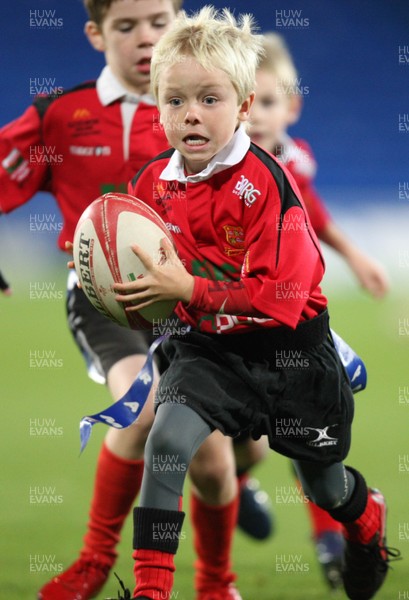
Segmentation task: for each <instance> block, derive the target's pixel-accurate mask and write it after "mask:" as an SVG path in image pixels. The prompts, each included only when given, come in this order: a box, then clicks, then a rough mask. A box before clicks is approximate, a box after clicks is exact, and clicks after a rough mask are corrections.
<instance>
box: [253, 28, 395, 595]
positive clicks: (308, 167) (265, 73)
mask: <svg viewBox="0 0 409 600" xmlns="http://www.w3.org/2000/svg"><path fill="white" fill-rule="evenodd" d="M263 47H264V51H265V55H264V56H263V58H262V59H261V62H260V64H259V68H258V70H257V76H256V81H257V88H256V97H255V101H254V104H253V107H252V111H251V128H250V137H251V139H252V141H253V142H254V143H256V144H258V145H259V146H261V147H262V148H264V149H265V150H268V151H269V152H271V153H272V154H274V155H275V156H276V157H277V158H278V159H279V160H280V161H281V162H282V163H283V164H284V165H285V166H286V167H287V169H288V170H289V171H290V173H291V174H292V176H293V177H294V179H295V181H296V183H297V185H298V187H299V189H300V191H301V195H302V198H303V200H304V202H305V205H306V208H307V210H308V214H309V217H310V220H311V224H312V226H313V228H314V230H315V232H316V234H317V236H318V238H319V239H320V240H321V241H322V242H324V243H325V244H327V245H328V246H330V247H331V248H333V249H334V250H335V251H336V252H338V253H339V254H340V256H341V257H342V258H343V259H344V260H345V261H346V263H347V264H348V266H349V267H350V269H351V270H352V272H353V273H354V275H355V277H356V278H357V280H358V282H359V284H360V285H361V286H362V287H363V288H364V289H365V290H367V291H368V292H369V293H370V294H371V295H372V296H373V297H374V298H382V297H383V296H384V295H385V294H386V293H387V291H388V288H389V282H388V277H387V275H386V273H385V271H384V269H383V268H382V267H381V266H380V265H379V264H378V263H377V262H376V261H374V260H373V259H372V258H371V257H369V256H368V255H367V254H365V253H364V252H362V251H361V250H360V249H359V248H358V247H357V246H356V245H355V244H354V243H353V242H352V241H351V240H349V239H348V237H347V236H346V235H345V234H344V233H343V232H342V231H341V230H340V229H339V228H338V226H337V225H336V224H335V223H334V221H333V220H332V219H331V216H330V215H329V213H328V211H327V209H326V208H325V206H324V204H323V201H322V200H321V198H320V197H319V195H318V194H317V192H316V190H315V188H314V178H315V174H316V170H317V165H316V162H315V159H314V156H313V154H312V151H311V149H310V146H309V145H308V143H307V142H306V141H305V140H300V139H293V138H292V137H290V136H289V134H288V133H287V129H288V127H289V126H291V125H293V124H294V123H296V121H298V119H299V118H300V114H301V110H302V96H301V93H300V89H299V83H298V81H299V80H298V75H297V71H296V68H295V65H294V62H293V59H292V57H291V54H290V52H289V50H288V47H287V45H286V43H285V41H284V39H283V37H282V36H280V35H279V34H276V33H267V34H265V36H264V42H263ZM306 507H307V510H308V513H309V516H310V519H311V525H312V532H313V540H314V542H315V544H316V550H317V557H318V561H319V562H320V564H321V566H322V568H323V573H324V576H325V579H326V581H327V582H328V584H329V585H330V586H331V587H333V588H336V587H340V586H341V585H342V581H341V561H342V554H343V537H342V532H341V531H342V527H341V524H340V523H338V522H337V521H335V520H334V519H332V517H331V516H330V515H329V514H328V512H327V511H324V510H322V509H321V508H319V507H318V506H316V505H315V504H313V503H312V502H308V503H307V504H306Z"/></svg>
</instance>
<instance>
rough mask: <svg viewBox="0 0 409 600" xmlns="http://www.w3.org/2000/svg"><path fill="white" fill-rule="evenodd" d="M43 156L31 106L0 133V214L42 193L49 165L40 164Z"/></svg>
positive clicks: (38, 125)
mask: <svg viewBox="0 0 409 600" xmlns="http://www.w3.org/2000/svg"><path fill="white" fill-rule="evenodd" d="M43 155H44V143H43V140H42V137H41V117H40V114H39V112H38V110H37V108H36V107H35V105H33V106H30V107H29V108H28V109H27V110H26V111H25V112H24V114H23V115H21V116H20V117H18V118H17V119H16V120H15V121H12V122H11V123H8V124H7V125H5V126H4V127H3V128H2V129H0V190H1V192H0V213H2V212H3V213H6V212H10V211H12V210H14V209H15V208H17V207H18V206H21V205H22V204H24V203H25V202H27V201H28V200H30V198H32V197H33V196H34V194H35V193H36V192H38V191H41V190H43V189H45V185H46V180H47V173H48V165H47V163H46V162H45V161H42V160H41V157H42V156H43Z"/></svg>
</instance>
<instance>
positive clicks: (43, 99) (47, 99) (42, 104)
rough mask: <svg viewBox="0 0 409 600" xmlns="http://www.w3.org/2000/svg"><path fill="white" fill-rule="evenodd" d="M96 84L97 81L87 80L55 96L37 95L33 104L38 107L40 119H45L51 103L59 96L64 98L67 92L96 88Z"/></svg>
mask: <svg viewBox="0 0 409 600" xmlns="http://www.w3.org/2000/svg"><path fill="white" fill-rule="evenodd" d="M95 86H96V81H87V82H85V83H80V84H79V85H76V86H75V87H73V88H70V89H69V90H64V91H63V92H62V94H57V95H53V96H37V98H36V99H35V100H34V102H33V105H34V107H35V108H36V110H37V112H38V115H39V117H40V119H43V118H44V115H45V113H46V112H47V110H48V108H49V107H50V106H51V104H52V103H53V102H55V101H56V100H58V99H59V98H62V97H63V96H66V95H67V94H71V93H72V92H78V91H80V90H86V89H91V88H95Z"/></svg>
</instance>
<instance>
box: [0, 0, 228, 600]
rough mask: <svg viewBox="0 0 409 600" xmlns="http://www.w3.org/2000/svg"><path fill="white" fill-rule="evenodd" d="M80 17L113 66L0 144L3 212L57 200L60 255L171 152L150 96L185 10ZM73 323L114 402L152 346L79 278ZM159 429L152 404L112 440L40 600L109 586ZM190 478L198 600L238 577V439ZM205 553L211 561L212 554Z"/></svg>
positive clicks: (147, 7) (168, 5) (41, 106)
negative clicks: (62, 563)
mask: <svg viewBox="0 0 409 600" xmlns="http://www.w3.org/2000/svg"><path fill="white" fill-rule="evenodd" d="M85 6H86V9H87V11H88V14H89V18H90V19H89V21H88V22H87V24H86V26H85V32H86V34H87V37H88V39H89V41H90V43H91V45H92V46H93V47H94V48H95V49H96V50H98V51H101V52H103V53H104V54H105V58H106V62H107V66H106V67H105V68H104V69H103V71H102V73H101V75H100V76H99V78H98V79H97V81H96V82H87V83H84V84H82V85H80V86H77V87H76V88H74V89H72V90H69V91H67V92H65V93H64V94H60V95H58V96H50V97H48V96H47V97H39V98H37V99H36V100H35V102H34V104H33V106H31V107H30V108H28V110H27V111H26V112H25V113H24V114H23V115H22V116H21V117H20V118H18V119H17V120H16V121H14V122H12V123H10V124H8V125H6V126H5V127H4V128H3V129H2V130H1V133H0V155H1V158H2V167H0V181H1V189H2V194H1V197H0V210H1V211H2V212H9V211H11V210H13V209H15V208H17V207H18V206H20V205H21V204H23V203H25V202H27V201H28V200H30V199H31V197H32V196H33V195H34V194H35V193H36V192H38V191H40V190H49V191H51V192H52V194H53V195H54V197H55V199H56V201H57V203H58V205H59V207H60V209H61V212H62V216H63V219H64V223H63V229H62V232H61V235H60V237H59V246H60V248H61V249H64V244H65V242H66V241H67V240H68V241H71V240H72V238H73V232H74V228H75V225H76V223H77V220H78V218H79V217H80V215H81V213H82V212H83V210H84V209H85V208H86V206H88V204H89V203H90V202H92V201H93V200H94V199H95V198H97V197H98V196H99V195H100V194H102V193H104V192H108V191H125V188H126V183H127V181H129V179H130V178H131V176H132V175H133V174H134V173H135V171H137V170H139V169H140V168H141V167H142V166H143V165H144V164H145V163H146V162H147V161H148V160H149V159H150V158H152V157H153V156H155V155H156V154H157V153H158V152H160V151H162V150H164V149H165V148H168V146H169V145H168V141H167V139H166V137H165V134H164V132H163V129H162V127H161V126H160V124H159V118H158V111H157V108H156V105H155V101H154V100H153V98H152V96H151V95H150V94H149V87H150V60H151V56H152V49H153V46H154V45H155V44H156V42H157V41H158V40H159V38H160V37H161V36H162V34H163V33H164V32H165V31H166V30H167V29H168V28H169V27H170V25H171V23H172V20H173V19H174V17H175V15H176V13H177V11H178V10H179V8H180V6H181V0H137V1H136V0H121V1H119V0H86V1H85ZM46 149H52V153H53V156H57V157H59V156H62V157H63V159H62V161H55V160H52V159H53V156H50V157H49V159H50V160H48V161H35V160H30V158H32V157H33V155H35V154H36V152H37V153H39V154H41V155H43V153H44V152H45V151H47V150H46ZM49 151H50V150H49ZM6 167H7V168H6ZM67 315H68V323H69V326H70V329H71V331H72V333H73V335H74V337H75V341H76V342H77V344H78V346H79V348H80V350H81V352H82V353H83V355H84V357H85V358H86V360H87V363H88V367H89V372H90V375H91V376H92V377H93V378H94V379H95V380H96V381H98V382H100V383H101V382H106V383H107V386H108V389H109V391H110V393H111V395H112V397H113V399H114V400H117V399H119V398H120V397H121V396H122V395H123V394H124V393H125V392H127V391H128V389H129V388H130V386H131V384H132V383H133V381H134V379H135V377H136V375H137V373H138V372H139V371H140V369H141V367H142V365H143V363H144V361H145V355H146V351H147V349H148V346H149V337H147V336H146V335H144V334H142V333H139V332H133V331H129V330H126V329H125V328H122V327H119V326H117V325H115V324H114V323H112V322H111V321H109V320H107V319H106V318H104V317H103V316H102V315H100V314H99V313H98V312H97V311H96V310H94V309H93V307H92V306H91V304H90V303H89V302H88V300H87V299H86V298H85V296H84V294H83V292H82V290H80V289H79V288H77V286H76V276H75V274H74V273H71V274H70V277H69V290H68V299H67ZM152 420H153V409H152V403H151V402H149V403H148V404H147V405H146V406H145V408H144V411H143V414H142V415H141V418H140V419H139V420H138V423H137V424H135V425H134V426H132V427H130V428H129V429H126V430H122V431H119V430H116V429H109V430H108V433H107V436H106V439H105V441H104V444H103V446H102V448H101V451H100V455H99V459H98V465H97V472H96V478H95V485H94V491H93V499H92V504H91V510H90V518H89V523H88V528H87V533H86V535H85V537H84V543H83V547H82V549H81V553H80V557H79V559H78V560H77V561H75V562H74V564H73V565H71V567H69V568H68V570H66V571H65V572H63V573H61V574H59V575H58V576H57V577H54V578H53V579H52V581H50V582H49V583H48V584H46V585H45V586H43V587H42V589H41V590H40V592H39V594H38V597H39V598H41V599H42V600H78V598H81V600H86V599H87V598H91V597H94V596H95V595H96V594H97V593H98V591H99V590H100V589H101V587H102V586H103V585H104V583H105V582H106V580H107V577H108V575H109V572H110V569H111V568H112V566H113V564H114V562H115V559H116V545H117V543H118V540H119V534H120V531H121V528H122V525H123V523H124V520H125V518H126V516H127V514H128V512H129V510H130V508H131V506H132V505H133V503H134V500H135V497H136V495H137V493H138V491H139V488H140V484H141V478H142V471H143V450H144V445H145V441H146V436H147V433H148V431H149V429H150V427H151V424H152ZM190 476H191V479H192V481H193V490H194V493H193V498H192V519H193V524H194V526H195V528H196V530H197V531H199V533H198V534H197V535H196V537H197V541H196V550H197V552H198V554H199V560H198V563H197V582H196V587H197V589H198V593H199V594H200V586H203V585H205V584H207V579H208V578H209V577H211V579H212V585H213V587H216V588H217V586H218V584H219V579H221V580H223V581H224V580H226V579H229V580H232V579H233V578H234V576H233V574H232V572H231V567H230V562H229V555H230V547H229V545H228V543H225V541H224V539H223V530H224V528H227V530H228V535H227V537H228V538H229V540H230V539H231V534H232V530H233V529H234V527H235V523H236V519H237V507H238V497H237V482H236V477H235V472H234V458H233V455H232V448H231V440H230V439H228V438H225V437H224V436H222V435H221V434H220V433H219V432H215V434H214V435H213V436H211V437H210V438H209V440H208V441H207V442H206V444H205V446H203V447H202V449H201V451H200V452H199V453H198V455H197V456H196V457H195V461H194V462H193V463H192V466H191V470H190ZM204 531H205V533H204ZM204 539H206V545H205V546H204V542H203V540H204ZM201 541H202V542H201ZM210 547H212V548H213V550H214V551H212V552H210V553H209V552H208V549H209V548H210ZM222 555H223V558H221V557H222ZM215 561H216V564H215ZM203 582H204V583H203ZM232 593H233V592H232Z"/></svg>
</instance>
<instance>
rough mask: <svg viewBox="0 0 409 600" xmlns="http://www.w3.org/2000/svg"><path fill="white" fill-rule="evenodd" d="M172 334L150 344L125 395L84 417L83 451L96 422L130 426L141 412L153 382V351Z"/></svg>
mask: <svg viewBox="0 0 409 600" xmlns="http://www.w3.org/2000/svg"><path fill="white" fill-rule="evenodd" d="M169 336H170V333H166V334H165V335H162V336H160V337H158V338H157V339H156V340H155V341H154V342H153V343H152V344H151V346H150V348H149V350H148V353H147V356H146V361H145V364H144V365H143V367H142V369H141V370H140V371H139V373H138V375H137V376H136V379H135V381H134V382H133V384H132V385H131V387H130V388H129V390H128V391H127V392H126V394H125V395H124V396H122V398H121V399H120V400H118V401H117V402H115V403H114V404H112V405H111V406H108V408H106V409H105V410H103V411H101V412H98V413H96V414H95V415H90V416H87V417H83V418H82V419H81V423H80V438H81V452H82V451H83V450H84V448H85V446H86V445H87V443H88V440H89V438H90V435H91V430H92V427H93V425H95V423H105V425H109V426H110V427H115V428H116V429H123V428H125V427H129V425H132V423H134V422H135V421H136V419H137V418H138V417H139V415H140V414H141V411H142V409H143V407H144V406H145V403H146V400H147V398H148V396H149V392H150V391H151V388H152V383H153V353H154V352H155V350H156V348H158V346H159V345H160V344H161V343H162V342H163V341H164V340H165V339H166V338H168V337H169Z"/></svg>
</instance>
